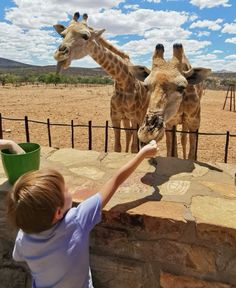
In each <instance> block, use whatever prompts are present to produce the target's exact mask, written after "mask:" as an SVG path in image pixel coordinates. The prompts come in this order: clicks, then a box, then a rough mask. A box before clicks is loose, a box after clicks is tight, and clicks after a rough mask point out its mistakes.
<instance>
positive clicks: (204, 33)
mask: <svg viewBox="0 0 236 288" xmlns="http://www.w3.org/2000/svg"><path fill="white" fill-rule="evenodd" d="M209 35H210V32H208V31H200V32H198V33H197V37H203V36H209Z"/></svg>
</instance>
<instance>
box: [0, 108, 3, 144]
mask: <svg viewBox="0 0 236 288" xmlns="http://www.w3.org/2000/svg"><path fill="white" fill-rule="evenodd" d="M0 139H3V130H2V114H1V113H0Z"/></svg>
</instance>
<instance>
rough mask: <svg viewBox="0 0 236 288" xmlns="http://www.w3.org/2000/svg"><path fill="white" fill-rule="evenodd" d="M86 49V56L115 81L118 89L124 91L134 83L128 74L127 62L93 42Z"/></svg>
mask: <svg viewBox="0 0 236 288" xmlns="http://www.w3.org/2000/svg"><path fill="white" fill-rule="evenodd" d="M88 49H89V51H88V54H89V55H90V56H91V57H92V58H93V59H94V60H95V61H96V62H97V63H98V64H99V65H100V66H101V67H102V68H103V70H105V72H107V74H109V75H110V76H111V77H112V78H113V79H114V80H115V81H116V83H117V85H118V87H120V88H122V89H124V88H126V87H127V86H129V85H130V83H132V82H133V81H134V79H133V77H132V75H131V74H130V73H129V68H128V62H126V61H125V60H124V59H122V58H121V57H120V56H119V55H116V54H114V53H113V52H112V51H110V50H109V49H107V48H106V47H104V46H103V45H102V44H101V43H99V42H96V41H95V40H93V41H91V42H90V44H89V45H88Z"/></svg>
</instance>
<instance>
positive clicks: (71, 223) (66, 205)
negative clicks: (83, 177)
mask: <svg viewBox="0 0 236 288" xmlns="http://www.w3.org/2000/svg"><path fill="white" fill-rule="evenodd" d="M156 152H157V145H156V142H155V141H152V142H151V143H150V144H148V145H146V146H144V147H143V148H142V149H141V150H140V151H139V153H138V154H136V155H135V156H134V158H133V159H132V160H130V161H129V162H128V163H127V164H126V165H124V166H123V167H121V168H120V169H119V170H118V171H117V172H116V173H115V174H114V176H113V177H111V179H110V180H108V181H107V182H106V183H105V185H104V186H103V187H102V188H101V190H100V192H98V193H97V194H95V195H94V196H92V197H90V198H88V199H87V200H84V201H83V202H81V203H80V204H79V205H78V206H77V207H74V208H71V206H72V198H71V195H70V194H69V193H68V190H67V189H66V187H65V183H64V179H63V176H62V175H61V174H60V173H59V172H57V171H55V170H38V171H34V172H29V173H26V174H24V175H23V176H21V177H20V178H19V179H18V180H17V182H16V183H15V185H14V187H13V189H12V191H11V192H10V193H9V199H8V207H7V215H8V218H9V220H10V221H11V222H12V223H13V224H14V225H15V226H16V227H17V228H19V229H20V230H19V232H18V235H17V238H16V242H15V247H14V251H13V258H14V259H15V260H16V261H26V262H27V264H28V266H29V268H30V270H31V274H32V281H33V284H32V285H33V286H32V287H37V288H39V287H40V288H46V287H47V288H49V287H51V288H52V287H56V288H92V287H93V284H92V278H91V273H90V268H89V233H90V231H91V230H92V228H93V227H94V226H95V225H96V224H97V223H98V222H99V221H100V220H101V211H102V207H104V206H105V205H106V204H107V202H108V201H109V200H110V198H111V197H112V195H113V194H114V192H115V191H116V190H117V188H118V187H119V186H120V185H121V184H122V183H123V182H124V181H125V180H126V179H127V178H128V177H129V176H130V175H131V173H132V172H133V171H134V170H135V169H136V168H137V167H138V165H139V164H140V163H141V162H142V161H143V159H144V158H146V157H152V156H155V155H156Z"/></svg>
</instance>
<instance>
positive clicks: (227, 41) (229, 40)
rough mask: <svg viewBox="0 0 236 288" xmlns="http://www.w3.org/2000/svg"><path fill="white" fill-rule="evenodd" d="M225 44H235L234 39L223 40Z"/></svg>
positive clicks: (235, 38)
mask: <svg viewBox="0 0 236 288" xmlns="http://www.w3.org/2000/svg"><path fill="white" fill-rule="evenodd" d="M225 42H226V43H233V44H236V37H233V38H228V39H226V40H225Z"/></svg>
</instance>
